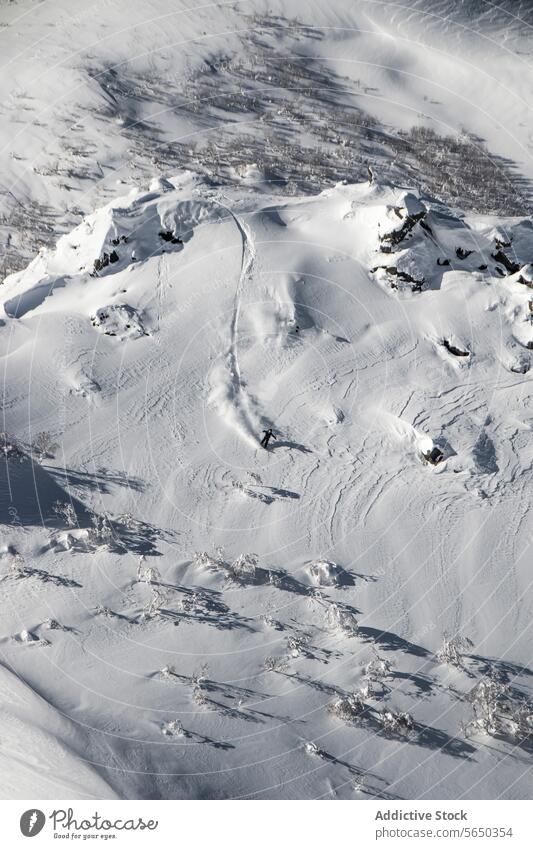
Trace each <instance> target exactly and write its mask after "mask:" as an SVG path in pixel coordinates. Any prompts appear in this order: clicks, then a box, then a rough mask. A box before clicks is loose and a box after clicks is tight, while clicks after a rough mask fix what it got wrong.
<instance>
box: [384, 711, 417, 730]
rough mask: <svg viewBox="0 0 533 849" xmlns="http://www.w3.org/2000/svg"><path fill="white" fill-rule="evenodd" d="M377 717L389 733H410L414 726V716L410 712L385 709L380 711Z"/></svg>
mask: <svg viewBox="0 0 533 849" xmlns="http://www.w3.org/2000/svg"><path fill="white" fill-rule="evenodd" d="M377 719H378V722H379V723H380V725H381V727H382V728H383V730H384V731H386V732H387V733H388V734H408V733H409V732H410V731H412V730H413V728H414V722H413V717H412V716H411V714H409V713H398V712H396V711H393V710H384V711H383V712H382V713H378V715H377Z"/></svg>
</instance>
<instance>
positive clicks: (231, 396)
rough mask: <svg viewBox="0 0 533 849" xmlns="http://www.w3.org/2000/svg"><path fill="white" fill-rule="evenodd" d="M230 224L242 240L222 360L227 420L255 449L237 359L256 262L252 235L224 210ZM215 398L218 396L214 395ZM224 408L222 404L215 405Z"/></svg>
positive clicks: (256, 423) (254, 422)
mask: <svg viewBox="0 0 533 849" xmlns="http://www.w3.org/2000/svg"><path fill="white" fill-rule="evenodd" d="M224 209H226V211H227V212H228V214H229V215H231V217H232V219H233V221H234V222H235V225H236V227H237V229H238V230H239V233H240V235H241V239H242V258H241V271H240V274H239V281H238V283H237V288H236V290H235V298H234V303H233V313H232V317H231V323H230V343H229V349H228V353H227V356H226V365H227V369H228V372H229V386H228V387H227V390H228V391H227V393H225V394H226V399H225V400H226V402H227V403H229V404H230V405H231V408H232V410H231V413H230V411H229V410H228V413H230V417H231V418H233V419H234V421H235V424H236V426H237V428H238V430H239V431H240V432H241V433H242V434H243V436H244V437H245V438H246V439H247V440H248V441H249V442H251V443H253V445H254V447H257V433H258V431H259V429H260V424H261V423H260V419H259V417H258V416H257V414H256V413H255V411H254V409H253V406H254V405H253V402H252V401H251V399H250V397H249V395H248V393H247V392H246V389H245V384H244V383H243V380H242V375H241V369H240V365H239V355H238V338H239V318H240V313H241V302H242V296H243V293H244V290H245V287H246V284H247V283H250V282H251V281H252V279H253V271H254V265H255V260H256V251H255V245H254V239H253V235H252V232H251V230H250V228H249V226H248V225H247V224H245V223H244V221H242V220H241V219H240V218H239V217H238V216H237V215H235V213H234V212H232V211H231V209H228V207H224ZM214 394H215V395H218V394H219V393H218V392H215V393H214ZM219 406H222V411H223V412H224V407H225V406H226V404H222V405H219Z"/></svg>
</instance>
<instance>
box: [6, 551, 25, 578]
mask: <svg viewBox="0 0 533 849" xmlns="http://www.w3.org/2000/svg"><path fill="white" fill-rule="evenodd" d="M9 571H10V573H11V575H12V576H13V577H14V578H23V577H24V575H25V574H26V561H25V560H24V557H23V556H22V554H18V553H17V554H14V555H13V557H12V559H11V562H10V564H9Z"/></svg>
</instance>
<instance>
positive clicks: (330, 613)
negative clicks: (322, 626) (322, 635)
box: [326, 602, 359, 637]
mask: <svg viewBox="0 0 533 849" xmlns="http://www.w3.org/2000/svg"><path fill="white" fill-rule="evenodd" d="M326 622H327V625H328V627H329V628H332V629H333V630H338V631H340V632H341V633H342V634H345V635H346V636H347V637H355V636H356V635H357V633H358V630H359V625H358V622H357V619H356V618H355V615H354V614H353V613H352V612H351V611H350V610H346V609H345V608H343V607H341V606H340V605H339V604H336V603H335V602H331V604H329V605H328V608H327V611H326Z"/></svg>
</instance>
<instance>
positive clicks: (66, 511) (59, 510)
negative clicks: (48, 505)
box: [52, 501, 78, 528]
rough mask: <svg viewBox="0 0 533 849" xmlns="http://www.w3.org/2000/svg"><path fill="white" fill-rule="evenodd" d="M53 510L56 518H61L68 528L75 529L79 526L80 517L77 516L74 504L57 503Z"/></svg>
mask: <svg viewBox="0 0 533 849" xmlns="http://www.w3.org/2000/svg"><path fill="white" fill-rule="evenodd" d="M52 510H53V511H54V513H55V514H56V516H59V518H60V519H62V520H63V521H64V523H65V525H66V526H67V528H74V527H75V526H76V525H77V524H78V517H77V516H76V511H75V510H74V507H73V506H72V504H68V503H66V502H62V501H56V502H55V504H54V505H53V507H52Z"/></svg>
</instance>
